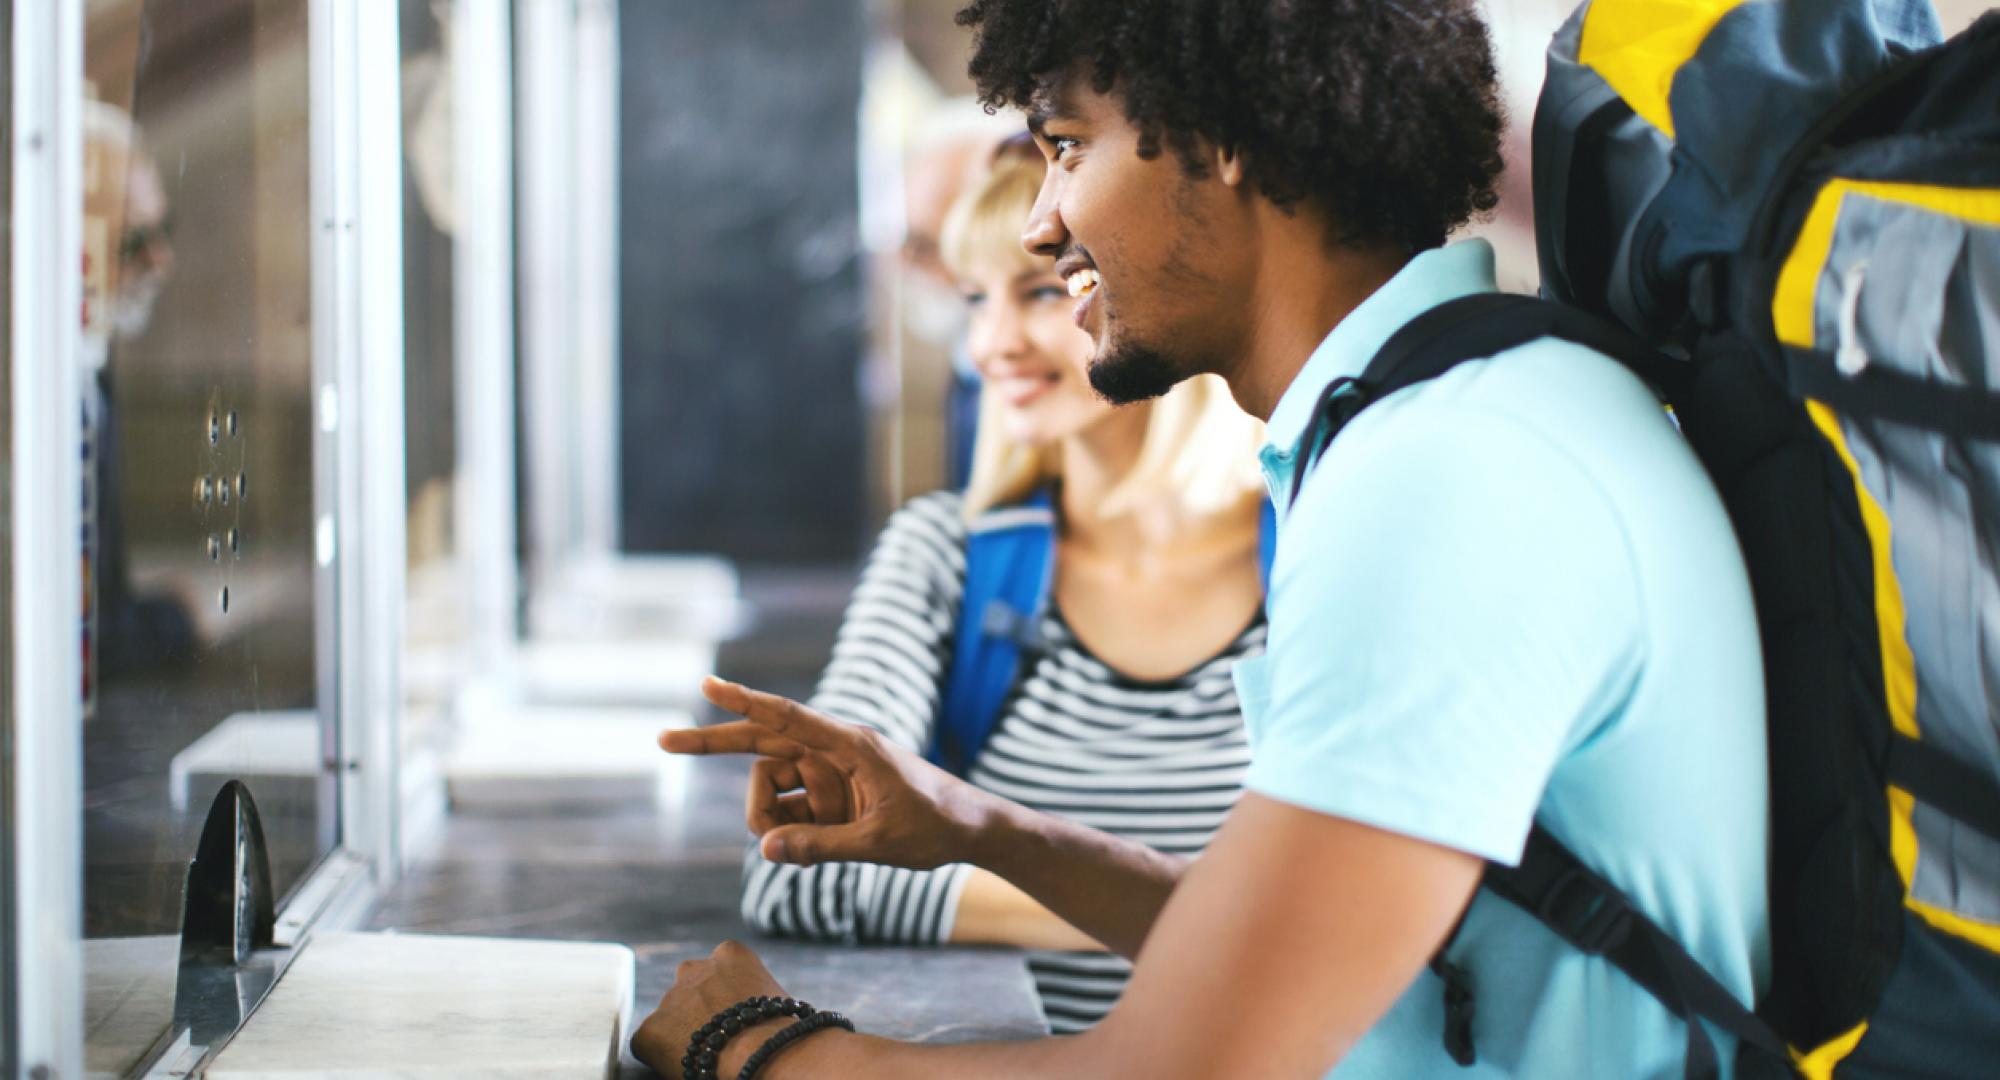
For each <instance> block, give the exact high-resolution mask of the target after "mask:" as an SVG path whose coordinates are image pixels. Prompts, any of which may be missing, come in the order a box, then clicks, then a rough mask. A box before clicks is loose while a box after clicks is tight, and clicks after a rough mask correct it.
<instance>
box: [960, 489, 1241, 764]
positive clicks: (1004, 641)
mask: <svg viewBox="0 0 2000 1080" xmlns="http://www.w3.org/2000/svg"><path fill="white" fill-rule="evenodd" d="M1277 536H1278V532H1277V524H1276V519H1275V517H1274V515H1273V511H1272V508H1271V504H1270V503H1269V502H1266V503H1265V504H1264V508H1263V515H1262V518H1261V521H1260V523H1259V529H1258V535H1257V564H1258V569H1259V571H1260V573H1261V574H1262V575H1263V579H1264V585H1265V588H1266V590H1267V591H1268V589H1269V587H1270V584H1271V557H1272V554H1273V552H1274V550H1275V545H1276V544H1277ZM1055 546H1056V518H1055V508H1054V501H1053V499H1052V497H1051V495H1050V492H1049V491H1048V490H1047V489H1046V488H1045V489H1043V490H1040V491H1037V492H1036V493H1035V494H1034V495H1033V496H1031V497H1030V498H1029V499H1027V500H1026V501H1025V502H1022V503H1020V504H1019V505H1015V506H1003V507H998V508H996V509H993V510H989V511H987V512H986V513H984V514H981V515H980V516H979V517H978V519H977V520H975V521H974V522H973V523H972V528H971V531H970V534H969V535H968V536H967V538H966V545H965V594H964V597H963V599H962V600H961V601H960V602H959V609H958V626H957V628H956V630H954V631H953V634H952V656H951V667H950V669H949V672H948V675H947V678H946V682H945V691H944V700H943V703H942V704H943V711H942V713H941V715H940V716H939V717H938V723H937V725H936V726H935V728H934V729H933V735H932V738H931V745H930V747H929V751H928V756H929V758H930V760H931V761H932V762H934V763H936V764H938V765H941V766H943V767H944V768H946V769H949V770H951V771H952V772H954V773H956V774H958V775H959V776H965V775H966V774H968V773H969V772H971V770H972V764H973V762H975V761H978V760H979V753H980V751H982V750H984V749H985V748H986V740H987V739H989V738H991V737H992V735H993V728H994V726H995V725H997V724H998V723H999V722H1000V710H1001V709H1002V708H1004V707H1005V706H1006V703H1007V698H1008V697H1009V695H1011V694H1012V693H1013V692H1014V687H1015V685H1016V684H1017V683H1019V682H1020V679H1021V669H1022V664H1023V658H1024V656H1032V655H1034V654H1035V653H1038V652H1040V651H1042V649H1043V648H1044V647H1045V645H1046V642H1044V641H1043V640H1042V636H1041V626H1042V619H1043V618H1044V617H1045V616H1046V615H1047V614H1048V606H1049V592H1050V589H1051V587H1052V586H1053V584H1054V570H1055Z"/></svg>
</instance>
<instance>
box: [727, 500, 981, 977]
mask: <svg viewBox="0 0 2000 1080" xmlns="http://www.w3.org/2000/svg"><path fill="white" fill-rule="evenodd" d="M962 505H963V504H962V502H961V500H960V498H959V496H958V495H957V494H956V493H954V492H938V493H936V494H932V495H925V496H922V497H920V498H917V499H914V500H912V501H911V502H910V503H909V504H908V505H907V506H905V507H904V508H903V509H901V510H899V511H897V512H896V514H894V515H893V516H892V517H890V519H889V524H888V525H887V526H886V527H885V528H884V529H883V530H882V535H881V537H880V538H879V539H878V540H877V541H876V543H875V550H874V552H873V553H872V554H871V555H870V556H869V559H868V565H867V568H866V569H865V570H863V572H862V575H861V582H860V584H859V585H857V586H856V587H855V590H854V596H853V598H852V599H851V600H850V601H849V602H848V605H847V613H846V615H845V617H844V618H843V619H842V620H841V625H840V632H839V635H838V636H837V637H836V638H835V640H834V646H833V657H832V659H831V660H830V661H829V663H828V664H827V667H826V671H825V672H824V673H823V674H822V675H821V676H820V681H819V687H818V689H817V691H816V692H815V693H814V694H813V698H812V701H811V705H812V707H813V708H814V709H816V710H818V711H820V712H823V713H826V714H827V715H829V716H834V717H838V718H839V719H842V720H846V721H849V722H852V723H857V724H865V725H867V726H869V727H872V728H875V729H876V730H878V731H880V732H882V734H884V735H887V736H888V737H889V738H890V739H891V740H893V741H895V742H896V743H897V744H899V745H901V746H903V747H906V748H908V749H911V750H915V751H918V752H922V751H923V749H924V748H925V747H926V746H927V745H928V744H929V742H930V739H931V731H932V729H933V727H934V726H935V725H936V723H937V713H938V703H939V701H940V699H941V698H942V696H943V685H944V677H945V667H946V665H947V664H948V663H949V662H950V657H951V638H952V629H953V627H954V625H955V624H956V622H957V617H958V607H959V597H960V596H961V595H962V594H963V592H964V589H965V524H964V522H963V519H962V518H961V516H960V507H961V506H962ZM970 873H971V868H970V867H966V866H947V867H941V868H939V869H936V870H921V871H920V870H902V869H897V868H893V867H886V866H875V865H871V864H865V863H828V864H825V865H821V866H814V867H798V866H784V865H778V864H775V863H770V862H766V861H765V860H764V859H763V858H761V857H760V856H758V854H757V851H756V849H755V848H752V849H751V850H750V853H749V854H748V855H747V856H746V858H745V860H744V868H743V903H742V913H743V920H744V921H745V922H747V923H749V924H750V925H751V926H753V927H755V928H757V929H758V930H760V931H762V932H764V933H767V934H776V935H779V936H783V937H796V938H805V939H808V940H814V941H840V942H846V943H849V944H862V943H867V944H901V945H938V944H942V943H944V942H946V941H948V940H950V938H951V931H952V921H953V916H954V915H955V914H956V912H957V910H958V897H959V894H960V892H961V891H963V889H964V888H965V880H966V878H967V876H969V875H970Z"/></svg>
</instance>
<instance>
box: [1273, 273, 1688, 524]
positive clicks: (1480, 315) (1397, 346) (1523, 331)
mask: <svg viewBox="0 0 2000 1080" xmlns="http://www.w3.org/2000/svg"><path fill="white" fill-rule="evenodd" d="M1547 337H1553V338H1560V339H1561V340H1563V341H1568V342H1571V343H1573V344H1577V345H1581V346H1583V347H1585V348H1588V349H1592V350H1595V351H1597V352H1599V353H1602V354H1604V355H1606V356H1609V357H1611V358H1612V359H1613V360H1616V361H1618V362H1619V363H1620V364H1623V365H1624V366H1625V367H1626V368H1628V369H1630V370H1631V371H1632V372H1633V373H1634V374H1636V375H1638V376H1639V378H1641V379H1643V380H1644V381H1645V382H1647V383H1648V384H1650V385H1651V386H1652V387H1653V390H1654V392H1655V393H1657V394H1660V395H1661V397H1662V398H1663V399H1664V400H1666V401H1669V402H1671V401H1674V400H1677V399H1678V398H1680V397H1681V396H1682V394H1683V393H1684V392H1685V389H1686V387H1687V386H1688V383H1689V380H1690V378H1691V372H1690V371H1689V370H1688V366H1687V365H1686V364H1684V363H1682V362H1680V361H1677V360H1674V359H1673V358H1671V357H1668V356H1666V355H1664V354H1663V353H1661V352H1659V351H1658V350H1657V349H1654V348H1653V347H1652V346H1650V345H1648V344H1646V343H1645V342H1643V341H1641V340H1639V339H1638V338H1636V337H1634V336H1633V335H1632V334H1631V332H1629V331H1627V330H1625V329H1624V328H1623V327H1620V326H1617V325H1616V324H1613V323H1610V322H1607V321H1605V320H1603V319H1600V318H1598V317H1596V316H1594V315H1591V314H1589V313H1588V312H1584V311H1580V310H1578V309H1576V308H1573V307H1569V306H1567V305H1564V304H1558V303H1556V302H1554V301H1552V300H1543V299H1540V298H1538V297H1533V296H1517V295H1514V294H1512V293H1474V294H1472V295H1470V296H1462V297H1459V298H1458V299H1456V300H1447V301H1445V302H1444V303H1442V304H1439V305H1437V306H1436V307H1434V308H1431V309H1430V310H1429V311H1426V312H1424V313H1423V314H1422V315H1419V316H1417V317H1416V318H1415V319H1413V320H1411V321H1410V323H1409V324H1408V325H1406V326H1404V327H1403V328H1402V329H1401V330H1398V331H1396V333H1395V334H1394V336H1392V337H1390V338H1389V340H1388V342H1387V343H1386V344H1384V345H1383V346H1382V349H1381V351H1380V352H1378V353H1376V354H1375V357H1374V359H1372V360H1370V361H1369V362H1368V367H1367V369H1366V370H1364V371H1363V372H1362V373H1361V377H1360V378H1358V379H1336V380H1334V382H1333V383H1332V384H1330V385H1328V386H1327V388H1326V390H1325V391H1324V392H1322V393H1321V394H1320V400H1319V404H1318V405H1317V406H1316V407H1315V409H1314V415H1315V417H1318V418H1319V419H1320V421H1321V422H1320V425H1319V428H1318V430H1317V432H1316V433H1315V434H1314V435H1312V436H1310V438H1311V441H1310V443H1309V444H1308V447H1307V453H1306V457H1305V460H1303V461H1301V462H1300V463H1299V467H1298V470H1297V471H1296V472H1295V473H1294V474H1293V476H1292V495H1291V499H1292V501H1293V502H1297V501H1298V497H1299V489H1300V487H1301V486H1302V485H1303V484H1304V482H1305V474H1306V471H1307V468H1308V467H1309V466H1310V465H1311V464H1312V463H1313V462H1314V461H1316V460H1318V458H1319V456H1320V455H1321V454H1323V453H1325V452H1326V448H1327V447H1328V446H1330V445H1331V444H1332V443H1333V440H1334V437H1335V436H1337V435H1339V434H1340V431H1341V429H1342V428H1344V427H1346V426H1347V424H1348V423H1349V422H1351V421H1352V420H1353V419H1354V418H1355V417H1356V416H1357V415H1359V414H1360V413H1361V411H1362V410H1363V409H1366V408H1367V407H1368V406H1370V405H1372V404H1374V403H1375V402H1377V401H1380V400H1382V399H1383V398H1385V397H1388V396H1389V395H1391V394H1393V393H1395V392H1396V391H1398V390H1402V389H1405V388H1408V387H1411V386H1415V385H1417V384H1418V383H1421V382H1427V381H1429V380H1431V379H1435V378H1437V377H1438V376H1440V375H1443V374H1444V373H1446V372H1448V371H1450V370H1451V369H1453V368H1455V367H1457V366H1458V365H1460V364H1462V363H1465V362H1466V361H1469V360H1484V359H1486V358H1487V357H1490V356H1494V355H1497V354H1499V353H1503V352H1506V351H1507V350H1509V349H1513V348H1518V347H1519V346H1522V345H1526V344H1528V343H1529V342H1531V341H1538V340H1540V339H1542V338H1547Z"/></svg>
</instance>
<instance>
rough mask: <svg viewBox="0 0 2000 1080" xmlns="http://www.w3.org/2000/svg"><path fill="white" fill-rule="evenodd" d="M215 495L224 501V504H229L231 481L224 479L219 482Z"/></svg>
mask: <svg viewBox="0 0 2000 1080" xmlns="http://www.w3.org/2000/svg"><path fill="white" fill-rule="evenodd" d="M215 495H216V498H217V499H219V500H220V501H221V502H222V505H224V506H228V505H229V481H227V480H224V481H222V482H221V483H219V484H217V485H215Z"/></svg>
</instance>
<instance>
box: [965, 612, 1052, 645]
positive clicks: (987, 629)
mask: <svg viewBox="0 0 2000 1080" xmlns="http://www.w3.org/2000/svg"><path fill="white" fill-rule="evenodd" d="M979 629H980V631H981V632H982V633H984V634H985V635H986V636H988V637H996V638H1000V639H1001V640H1003V641H1011V642H1013V643H1014V644H1015V645H1017V646H1019V647H1020V648H1022V649H1026V650H1027V651H1029V652H1041V651H1043V650H1044V649H1045V647H1046V646H1047V645H1048V642H1047V641H1045V640H1044V639H1043V638H1042V626H1041V618H1040V615H1039V613H1037V614H1032V615H1030V614H1023V613H1021V612H1020V611H1018V610H1016V609H1015V608H1014V606H1013V605H1012V604H1009V603H1008V602H1006V601H1005V600H995V601H992V602H991V603H989V604H987V605H986V610H985V611H984V612H982V613H981V618H980V620H979Z"/></svg>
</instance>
